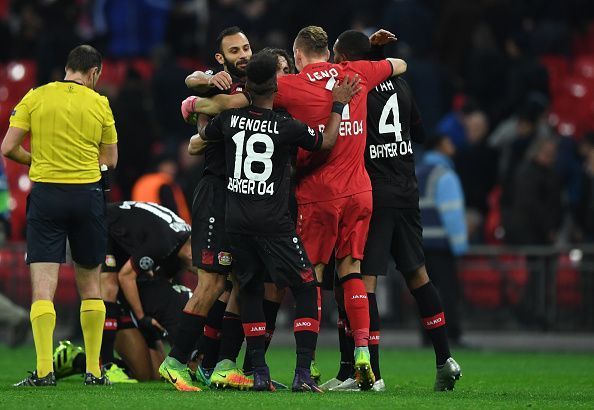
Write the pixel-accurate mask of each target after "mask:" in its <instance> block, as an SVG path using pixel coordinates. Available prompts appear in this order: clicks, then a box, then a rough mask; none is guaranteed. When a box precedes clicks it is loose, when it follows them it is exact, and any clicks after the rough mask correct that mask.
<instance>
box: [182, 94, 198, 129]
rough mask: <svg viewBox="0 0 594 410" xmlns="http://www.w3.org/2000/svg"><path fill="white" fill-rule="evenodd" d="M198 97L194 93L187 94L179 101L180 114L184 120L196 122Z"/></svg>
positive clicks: (190, 122)
mask: <svg viewBox="0 0 594 410" xmlns="http://www.w3.org/2000/svg"><path fill="white" fill-rule="evenodd" d="M199 99H200V97H196V96H194V95H191V96H189V97H188V98H186V99H185V100H183V101H182V103H181V114H182V117H184V121H185V122H187V123H189V124H196V111H195V106H196V101H198V100H199Z"/></svg>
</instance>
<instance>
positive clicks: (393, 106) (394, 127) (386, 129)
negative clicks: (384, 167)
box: [379, 94, 402, 142]
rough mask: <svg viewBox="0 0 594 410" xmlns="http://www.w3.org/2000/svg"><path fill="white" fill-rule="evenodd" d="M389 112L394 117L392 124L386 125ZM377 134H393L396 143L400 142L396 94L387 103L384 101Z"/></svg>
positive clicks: (400, 133) (400, 131)
mask: <svg viewBox="0 0 594 410" xmlns="http://www.w3.org/2000/svg"><path fill="white" fill-rule="evenodd" d="M390 112H392V115H393V116H394V122H393V123H392V124H388V123H387V121H388V116H389V115H390ZM379 132H380V133H381V134H391V133H394V136H395V137H396V142H400V141H402V125H401V124H400V112H399V111H398V96H397V95H396V94H392V96H391V97H390V98H389V99H388V101H386V105H384V109H383V110H382V115H381V117H380V121H379Z"/></svg>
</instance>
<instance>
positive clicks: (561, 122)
mask: <svg viewBox="0 0 594 410" xmlns="http://www.w3.org/2000/svg"><path fill="white" fill-rule="evenodd" d="M549 120H550V122H551V125H552V126H554V127H556V129H557V131H558V132H559V133H560V134H561V135H565V136H578V137H579V136H581V135H583V133H584V132H585V131H587V130H588V129H590V128H592V127H593V126H594V82H590V81H588V80H586V79H584V78H582V77H577V76H569V77H567V78H565V79H564V80H563V82H562V84H561V87H560V88H559V90H558V91H557V94H556V95H555V96H554V99H553V102H552V105H551V113H550V117H549Z"/></svg>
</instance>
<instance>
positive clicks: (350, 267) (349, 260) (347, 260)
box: [336, 255, 361, 278]
mask: <svg viewBox="0 0 594 410" xmlns="http://www.w3.org/2000/svg"><path fill="white" fill-rule="evenodd" d="M336 268H337V271H338V277H340V278H342V277H344V276H346V275H349V274H351V273H357V272H361V261H360V260H359V259H355V258H353V257H352V256H351V255H347V256H345V257H344V258H342V259H338V260H337V261H336Z"/></svg>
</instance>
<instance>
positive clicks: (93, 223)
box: [27, 182, 107, 267]
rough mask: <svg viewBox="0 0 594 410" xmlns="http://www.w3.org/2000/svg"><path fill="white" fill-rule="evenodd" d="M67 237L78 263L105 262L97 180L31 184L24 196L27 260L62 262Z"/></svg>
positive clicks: (102, 209) (101, 196) (102, 211)
mask: <svg viewBox="0 0 594 410" xmlns="http://www.w3.org/2000/svg"><path fill="white" fill-rule="evenodd" d="M66 238H68V241H69V242H70V250H71V252H72V259H73V260H74V262H76V263H77V264H79V265H82V266H88V267H91V266H97V265H99V264H101V263H102V262H104V261H105V248H106V244H107V227H106V224H105V199H104V194H103V190H102V189H101V185H100V183H99V182H97V183H92V184H50V183H41V182H36V183H34V185H33V189H32V190H31V193H30V194H29V197H28V198H27V263H36V262H54V263H64V262H65V260H66Z"/></svg>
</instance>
